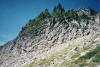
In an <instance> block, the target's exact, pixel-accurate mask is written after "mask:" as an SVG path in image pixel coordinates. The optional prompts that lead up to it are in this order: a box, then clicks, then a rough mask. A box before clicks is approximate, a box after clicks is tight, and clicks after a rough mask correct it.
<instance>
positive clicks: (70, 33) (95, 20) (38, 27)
mask: <svg viewBox="0 0 100 67" xmlns="http://www.w3.org/2000/svg"><path fill="white" fill-rule="evenodd" d="M71 11H72V12H76V13H72V12H71ZM65 12H66V14H67V12H69V13H71V14H72V16H73V15H74V14H75V16H76V17H73V18H71V17H70V15H68V14H67V16H66V14H64V16H63V17H62V16H57V17H55V16H50V17H46V18H44V17H42V19H41V16H39V17H37V18H35V19H32V20H30V21H29V23H28V24H26V25H25V26H24V27H23V28H22V30H21V31H20V33H19V35H18V36H17V37H16V38H15V39H14V40H12V41H9V42H8V43H6V44H5V45H4V46H1V47H0V65H1V67H22V66H24V65H26V64H29V63H31V62H32V61H35V60H36V59H40V58H45V57H46V56H49V55H51V53H53V52H56V51H60V50H61V49H64V48H65V47H66V48H67V46H68V45H69V44H70V43H72V44H71V45H73V44H74V43H79V42H80V41H82V42H84V39H87V40H88V41H89V40H90V41H91V40H92V37H93V36H92V35H96V34H100V13H99V12H95V11H92V12H91V11H90V10H89V9H88V10H85V9H77V10H73V9H72V10H67V11H65ZM76 14H77V15H78V16H80V15H82V14H84V15H83V16H82V17H81V18H85V19H81V20H80V18H79V19H77V15H76ZM84 16H85V17H84ZM86 17H87V18H86ZM69 19H70V20H69ZM89 36H90V37H89ZM88 37H89V38H90V39H88ZM83 38H84V39H83ZM79 39H80V41H79V42H77V41H78V40H79ZM74 40H75V42H73V41H74ZM98 43H99V41H98ZM79 44H80V43H79ZM61 45H62V46H61ZM57 46H58V47H57ZM64 46H65V47H64ZM95 46H96V45H95ZM80 47H84V45H83V44H80ZM57 48H58V49H57ZM71 48H72V49H74V48H75V50H77V49H78V48H77V46H74V47H71ZM91 49H92V48H91ZM69 52H70V50H69ZM69 56H70V55H69ZM67 60H68V59H67ZM50 63H51V62H50ZM57 63H58V62H57ZM41 65H42V64H41ZM41 65H37V66H35V67H41ZM27 67H28V66H27ZM33 67H34V65H33ZM42 67H52V66H49V65H48V66H47V65H45V64H44V65H43V66H42ZM53 67H54V66H53ZM57 67H61V66H57ZM62 67H64V66H62Z"/></svg>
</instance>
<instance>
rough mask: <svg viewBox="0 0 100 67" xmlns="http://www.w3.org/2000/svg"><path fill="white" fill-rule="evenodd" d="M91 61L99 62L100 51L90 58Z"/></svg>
mask: <svg viewBox="0 0 100 67" xmlns="http://www.w3.org/2000/svg"><path fill="white" fill-rule="evenodd" d="M92 61H93V62H100V52H99V53H98V54H96V56H95V58H93V59H92Z"/></svg>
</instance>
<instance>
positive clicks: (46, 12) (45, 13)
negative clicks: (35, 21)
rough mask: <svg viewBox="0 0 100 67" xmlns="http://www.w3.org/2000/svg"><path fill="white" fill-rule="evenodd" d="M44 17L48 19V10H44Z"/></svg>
mask: <svg viewBox="0 0 100 67" xmlns="http://www.w3.org/2000/svg"><path fill="white" fill-rule="evenodd" d="M44 15H45V17H50V13H49V11H48V9H45V10H44Z"/></svg>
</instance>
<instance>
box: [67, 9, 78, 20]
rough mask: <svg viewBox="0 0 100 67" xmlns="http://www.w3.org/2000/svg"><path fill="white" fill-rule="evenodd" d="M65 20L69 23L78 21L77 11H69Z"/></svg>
mask: <svg viewBox="0 0 100 67" xmlns="http://www.w3.org/2000/svg"><path fill="white" fill-rule="evenodd" d="M65 18H66V19H67V20H68V21H72V20H78V14H77V12H76V11H74V10H69V11H68V12H66V13H65Z"/></svg>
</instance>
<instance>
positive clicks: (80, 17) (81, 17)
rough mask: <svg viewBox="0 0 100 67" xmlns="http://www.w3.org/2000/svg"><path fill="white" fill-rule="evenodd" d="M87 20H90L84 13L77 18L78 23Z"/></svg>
mask: <svg viewBox="0 0 100 67" xmlns="http://www.w3.org/2000/svg"><path fill="white" fill-rule="evenodd" d="M89 19H90V18H89V17H88V16H87V15H85V14H84V13H83V14H82V15H80V16H79V17H78V20H79V21H81V20H89Z"/></svg>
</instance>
